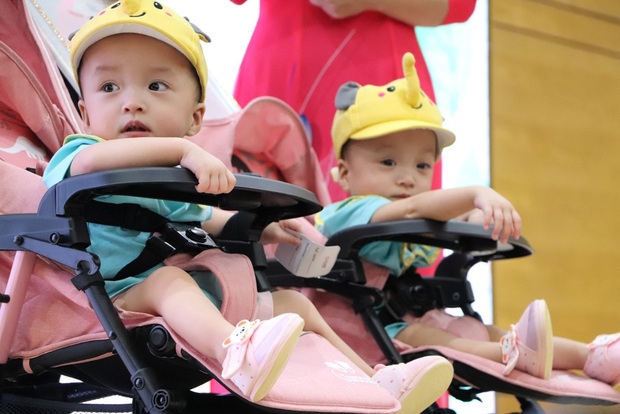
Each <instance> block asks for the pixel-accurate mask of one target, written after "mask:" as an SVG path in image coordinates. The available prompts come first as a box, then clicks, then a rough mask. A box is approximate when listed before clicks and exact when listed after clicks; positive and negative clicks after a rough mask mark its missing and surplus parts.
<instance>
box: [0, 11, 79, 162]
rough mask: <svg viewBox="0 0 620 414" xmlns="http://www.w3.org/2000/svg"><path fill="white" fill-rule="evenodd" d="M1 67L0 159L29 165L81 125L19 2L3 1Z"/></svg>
mask: <svg viewBox="0 0 620 414" xmlns="http://www.w3.org/2000/svg"><path fill="white" fill-rule="evenodd" d="M0 67H2V71H1V73H0V159H3V160H4V161H7V162H9V163H11V164H14V165H17V166H20V167H22V168H25V167H30V168H34V167H36V165H37V163H43V162H45V161H47V160H48V159H49V157H50V155H51V154H52V153H53V152H54V151H56V150H57V149H58V148H59V147H60V145H61V144H62V139H63V138H64V137H65V136H66V135H68V134H71V133H74V132H76V131H78V130H79V129H80V121H79V117H78V115H77V111H76V109H75V107H74V105H73V102H72V100H71V97H70V95H69V92H68V90H67V88H66V86H65V83H64V80H63V78H62V75H61V74H60V72H59V70H58V68H57V65H56V62H55V61H54V58H53V57H52V55H51V53H50V50H49V48H48V47H47V44H46V42H45V41H44V39H43V37H42V36H41V33H40V32H39V30H38V27H37V26H36V24H35V23H34V22H33V20H32V19H31V17H30V15H29V14H28V11H27V10H26V2H25V1H24V0H14V1H8V2H4V3H3V10H2V13H0Z"/></svg>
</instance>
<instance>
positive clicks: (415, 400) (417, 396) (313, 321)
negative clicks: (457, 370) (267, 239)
mask: <svg viewBox="0 0 620 414" xmlns="http://www.w3.org/2000/svg"><path fill="white" fill-rule="evenodd" d="M273 303H274V312H275V314H276V315H277V314H279V313H283V312H294V313H297V314H299V315H300V316H301V317H302V318H303V319H304V320H305V322H306V330H308V331H312V332H315V333H317V334H319V335H321V336H322V337H324V338H325V339H327V340H328V341H329V342H330V343H331V344H332V345H333V346H334V347H336V348H337V349H338V350H340V352H342V353H343V354H344V355H345V356H346V357H347V358H348V359H349V360H350V361H351V362H353V363H354V364H355V365H357V366H358V367H359V368H360V369H361V370H362V371H364V372H365V373H366V374H367V375H368V376H369V377H371V378H372V380H373V381H375V382H376V383H377V384H378V385H379V386H381V387H383V388H385V389H386V390H387V391H388V392H389V393H390V394H391V395H392V396H393V397H394V398H396V399H397V400H398V401H400V404H401V407H402V410H401V412H403V413H405V412H407V413H409V412H412V413H413V412H415V413H419V412H421V411H423V410H424V409H425V408H426V407H428V406H429V405H431V404H432V403H433V402H434V401H435V400H437V399H438V398H439V397H440V396H441V395H442V394H443V393H444V392H445V391H446V389H447V388H448V385H450V382H451V381H452V375H453V372H454V371H453V369H452V365H451V364H450V362H448V361H447V360H446V359H445V358H442V357H439V356H428V357H423V358H420V359H416V360H414V361H410V362H409V363H407V364H394V365H389V366H387V367H386V366H381V365H378V366H377V367H376V368H377V370H376V371H375V369H373V368H372V367H371V366H370V365H368V364H367V363H366V361H364V360H363V359H362V358H361V357H360V356H359V355H358V354H357V353H356V352H355V351H354V350H353V349H351V348H350V347H349V345H347V344H346V342H344V341H343V340H342V339H341V338H340V337H339V336H338V335H337V334H336V333H335V332H334V331H333V330H332V328H331V327H330V326H329V325H328V324H327V322H326V321H325V319H323V317H322V316H321V314H320V313H319V311H318V310H317V309H316V308H315V307H314V305H313V304H312V302H311V301H310V300H309V299H308V298H307V297H305V296H304V295H302V294H301V293H299V292H297V291H294V290H282V291H278V292H275V293H274V294H273Z"/></svg>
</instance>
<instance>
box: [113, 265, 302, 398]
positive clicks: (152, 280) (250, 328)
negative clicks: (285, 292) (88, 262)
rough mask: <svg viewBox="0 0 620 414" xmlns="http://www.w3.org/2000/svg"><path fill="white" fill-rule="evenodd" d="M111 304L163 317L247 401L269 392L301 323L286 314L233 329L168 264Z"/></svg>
mask: <svg viewBox="0 0 620 414" xmlns="http://www.w3.org/2000/svg"><path fill="white" fill-rule="evenodd" d="M115 303H116V304H117V305H118V306H119V307H122V308H123V309H127V310H130V311H138V312H145V313H150V314H152V315H159V316H162V317H163V318H164V320H165V321H166V322H167V323H168V324H169V325H170V328H172V330H174V331H175V332H176V333H177V334H178V335H179V336H181V337H182V338H183V339H184V340H186V341H187V342H188V343H189V344H190V345H191V346H192V347H194V348H195V349H196V350H197V351H198V352H200V353H201V354H203V355H205V356H207V357H209V358H213V359H216V360H217V361H219V362H220V363H221V364H222V378H224V379H231V380H232V382H233V383H235V385H237V387H238V388H239V389H240V390H241V392H243V393H244V394H245V395H247V396H248V397H250V399H251V400H252V401H259V400H261V399H263V398H264V397H265V396H266V395H267V393H269V391H270V390H271V388H272V387H273V385H274V384H275V382H276V381H277V379H278V377H279V376H280V374H281V373H282V370H283V369H284V367H285V366H286V363H287V362H288V359H289V358H290V356H291V354H292V352H293V350H294V348H295V344H296V343H297V340H298V339H299V334H300V332H301V330H302V329H303V323H304V322H303V320H302V319H301V318H300V317H299V316H297V315H294V314H290V313H289V314H286V315H280V316H279V317H277V318H272V319H270V320H267V321H253V322H248V321H240V322H239V324H238V325H237V326H236V327H235V326H233V325H231V324H230V323H228V321H226V319H224V317H223V316H222V314H221V313H220V311H219V309H218V308H216V307H215V305H213V303H211V301H210V300H209V299H208V298H207V296H206V295H205V294H204V292H203V291H202V289H200V287H199V286H198V284H197V283H196V281H195V280H194V279H193V278H192V277H191V276H190V275H189V274H188V273H186V272H185V271H183V270H181V269H179V268H177V267H172V266H167V267H162V268H160V269H157V270H156V271H154V272H153V273H152V274H151V275H150V276H149V277H147V278H146V279H145V280H144V281H142V282H141V283H139V284H137V285H135V286H134V287H132V288H131V289H129V290H128V291H127V292H125V293H122V294H120V295H119V296H118V297H117V299H116V300H115Z"/></svg>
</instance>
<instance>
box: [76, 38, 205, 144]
mask: <svg viewBox="0 0 620 414" xmlns="http://www.w3.org/2000/svg"><path fill="white" fill-rule="evenodd" d="M80 85H81V89H82V101H80V110H81V112H82V117H83V119H84V123H85V125H86V128H87V131H88V132H89V133H90V134H93V135H97V136H99V137H101V138H104V139H116V138H135V137H183V136H185V135H193V134H195V133H196V132H198V130H199V129H200V125H201V123H202V115H203V114H204V105H203V104H201V103H198V94H199V86H198V82H197V80H196V75H195V71H194V68H193V67H192V66H191V64H190V62H189V61H188V60H187V59H186V58H185V56H183V54H181V53H180V52H179V51H177V50H176V49H174V48H173V47H172V46H170V45H167V44H166V43H164V42H161V41H159V40H156V39H153V38H151V37H148V36H143V35H138V34H121V35H115V36H110V37H107V38H104V39H103V40H100V41H98V42H97V43H95V44H94V45H92V46H91V47H90V48H89V49H88V50H87V51H86V53H85V54H84V57H83V59H82V67H81V70H80Z"/></svg>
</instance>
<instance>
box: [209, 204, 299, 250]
mask: <svg viewBox="0 0 620 414" xmlns="http://www.w3.org/2000/svg"><path fill="white" fill-rule="evenodd" d="M234 214H235V213H234V212H232V211H226V210H220V209H219V208H214V209H213V214H212V215H211V219H210V220H207V221H206V222H204V223H203V225H202V228H203V229H204V230H205V231H207V232H208V233H210V234H213V235H214V236H215V237H218V236H219V235H220V234H221V233H222V230H223V229H224V226H225V225H226V222H227V221H228V220H229V219H230V218H231V217H232V216H233V215H234ZM298 220H302V219H290V220H281V221H279V222H276V223H271V224H269V225H268V226H267V227H265V229H264V230H263V233H262V234H261V238H260V241H261V243H262V244H270V243H289V244H294V245H298V244H299V239H298V238H297V237H295V236H294V235H292V234H290V233H289V232H287V231H286V229H291V230H294V231H297V232H301V231H302V227H301V224H300V223H299V221H298Z"/></svg>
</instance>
